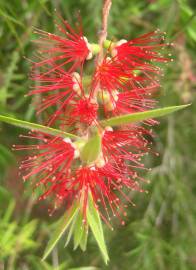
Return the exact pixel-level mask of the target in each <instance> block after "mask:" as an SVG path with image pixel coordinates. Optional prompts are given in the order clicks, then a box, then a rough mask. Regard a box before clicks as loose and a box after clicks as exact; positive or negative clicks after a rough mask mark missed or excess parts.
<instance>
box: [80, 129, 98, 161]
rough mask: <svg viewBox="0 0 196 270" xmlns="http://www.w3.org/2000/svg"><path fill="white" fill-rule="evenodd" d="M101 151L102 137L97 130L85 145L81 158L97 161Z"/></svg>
mask: <svg viewBox="0 0 196 270" xmlns="http://www.w3.org/2000/svg"><path fill="white" fill-rule="evenodd" d="M100 152H101V137H100V135H99V133H98V131H96V133H95V134H94V135H93V136H92V137H91V138H90V139H89V140H88V142H87V143H86V144H85V145H84V147H83V149H82V151H81V154H80V158H81V160H82V161H83V162H85V163H87V164H88V163H90V162H93V161H95V160H96V159H97V158H98V156H99V154H100Z"/></svg>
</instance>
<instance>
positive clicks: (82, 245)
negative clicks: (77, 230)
mask: <svg viewBox="0 0 196 270" xmlns="http://www.w3.org/2000/svg"><path fill="white" fill-rule="evenodd" d="M87 240H88V228H87V229H85V231H84V232H83V234H82V238H81V240H80V248H81V250H82V251H85V250H86V245H87Z"/></svg>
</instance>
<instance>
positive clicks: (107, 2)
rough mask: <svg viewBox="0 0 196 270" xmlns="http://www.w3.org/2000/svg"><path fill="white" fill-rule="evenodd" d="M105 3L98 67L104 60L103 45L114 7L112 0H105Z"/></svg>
mask: <svg viewBox="0 0 196 270" xmlns="http://www.w3.org/2000/svg"><path fill="white" fill-rule="evenodd" d="M103 1H104V4H103V10H102V28H101V31H100V33H99V46H100V52H99V54H98V56H97V65H98V64H99V63H100V62H101V61H102V60H103V43H104V41H105V40H106V37H107V26H108V16H109V12H110V8H111V5H112V0H103Z"/></svg>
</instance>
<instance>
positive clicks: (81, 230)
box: [73, 211, 87, 249]
mask: <svg viewBox="0 0 196 270" xmlns="http://www.w3.org/2000/svg"><path fill="white" fill-rule="evenodd" d="M82 220H83V215H82V213H81V211H79V212H78V215H77V216H76V221H75V224H74V233H73V237H74V249H76V248H77V247H78V246H79V245H80V243H81V241H82V240H83V238H82V237H83V235H84V234H86V229H87V228H86V227H85V225H84V224H83V222H82Z"/></svg>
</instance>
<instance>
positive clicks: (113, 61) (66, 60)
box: [15, 20, 169, 224]
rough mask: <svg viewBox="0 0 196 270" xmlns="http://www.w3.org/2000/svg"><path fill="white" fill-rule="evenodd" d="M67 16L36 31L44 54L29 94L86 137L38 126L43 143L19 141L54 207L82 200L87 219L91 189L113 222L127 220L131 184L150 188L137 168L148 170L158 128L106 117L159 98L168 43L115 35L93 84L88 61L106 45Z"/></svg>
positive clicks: (28, 170)
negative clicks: (146, 159) (108, 122)
mask: <svg viewBox="0 0 196 270" xmlns="http://www.w3.org/2000/svg"><path fill="white" fill-rule="evenodd" d="M62 23H63V26H62V25H57V27H58V29H59V30H60V32H61V35H60V36H58V35H55V34H51V33H47V32H44V31H41V30H37V31H36V32H37V33H39V34H40V35H41V38H40V39H39V40H38V41H37V43H38V44H39V45H40V51H41V53H42V56H41V59H40V61H38V62H37V63H33V71H32V74H31V79H32V80H33V81H35V82H36V86H35V87H34V88H33V89H31V91H30V93H29V95H36V94H39V95H41V98H42V100H41V102H40V104H39V106H38V107H37V112H38V113H40V112H42V111H45V110H46V109H49V110H48V112H49V114H50V113H51V112H52V114H51V115H50V117H49V120H48V124H49V125H51V126H52V125H53V124H54V123H55V124H57V125H59V127H60V128H61V129H62V127H63V128H65V127H66V129H67V128H68V129H69V131H70V130H71V132H72V133H73V134H74V135H77V136H80V137H78V138H79V139H75V141H74V142H72V141H71V140H70V139H62V138H60V137H53V136H51V135H46V134H43V133H31V134H30V135H29V136H27V137H29V138H32V139H36V140H37V142H38V143H37V144H34V145H31V146H26V147H25V146H17V147H15V149H17V150H24V149H26V150H30V151H33V152H35V153H34V154H33V155H32V156H30V157H29V158H27V159H26V160H25V161H23V162H22V164H21V169H22V170H23V173H24V177H23V179H24V180H26V179H29V178H30V177H33V176H36V177H35V187H39V186H40V187H41V186H42V188H43V193H42V195H41V197H40V199H44V198H46V197H48V196H52V197H53V198H55V199H54V203H55V207H57V205H59V204H61V203H62V202H63V201H66V202H67V205H68V206H71V205H73V204H74V203H75V202H78V206H79V208H80V209H81V210H82V213H83V220H84V222H86V218H87V208H88V199H89V194H91V196H92V199H93V204H94V207H95V208H96V209H97V210H98V212H99V214H100V215H101V217H102V219H103V220H104V221H105V222H106V223H108V224H109V223H110V219H111V216H113V215H114V216H118V217H119V219H120V220H121V223H122V224H124V220H123V216H125V215H126V211H125V208H126V206H125V205H126V202H131V200H130V198H129V196H128V195H127V191H128V190H130V189H131V190H138V191H140V192H142V191H143V189H142V188H141V187H140V184H139V182H140V181H145V180H144V179H143V178H141V177H140V176H139V173H138V170H139V169H144V165H143V164H142V163H141V159H142V157H143V156H144V155H145V154H147V153H148V152H149V151H150V147H149V143H148V141H147V139H146V137H147V136H151V135H152V132H151V131H148V129H147V128H146V127H145V128H144V127H142V126H141V123H139V124H138V123H137V124H128V125H126V126H124V127H123V126H121V127H115V129H114V130H113V129H112V128H110V127H107V128H104V126H103V125H102V123H103V122H104V120H105V118H108V117H110V116H117V115H124V114H131V113H135V112H143V111H146V110H148V109H152V108H153V107H154V106H155V105H156V101H155V100H154V99H153V98H152V96H151V95H152V94H153V93H154V92H155V91H156V90H157V88H158V87H159V82H158V78H157V77H158V75H160V73H161V69H160V67H158V66H157V65H155V63H154V62H158V63H161V62H167V61H168V60H169V59H168V58H166V57H164V56H162V55H161V54H160V52H159V51H160V49H162V48H164V47H165V45H164V44H163V43H162V41H163V36H162V34H161V33H160V32H159V31H154V32H150V33H147V34H145V35H143V36H140V37H138V38H135V39H133V40H130V41H125V40H121V41H119V42H117V43H112V42H110V46H109V48H107V49H106V50H105V52H104V51H102V52H101V54H100V55H101V59H99V55H98V57H97V61H95V64H96V65H95V71H94V74H93V75H92V77H91V83H89V82H88V83H85V74H84V65H83V64H84V61H85V60H87V59H90V58H92V53H94V54H95V53H99V50H100V47H99V45H97V44H89V43H88V40H87V38H86V37H84V36H83V32H82V29H81V27H79V28H78V29H77V31H75V30H74V29H73V28H71V26H70V25H69V24H68V23H67V22H66V21H64V20H62ZM104 53H105V57H102V56H103V55H104ZM109 54H111V55H110V57H109ZM152 62H153V63H152ZM78 71H80V74H79V73H77V72H78ZM50 107H52V108H53V110H51V109H50ZM56 120H58V121H57V122H55V121H56ZM102 120H103V121H102ZM145 123H146V124H148V125H153V124H155V123H156V122H155V121H154V120H151V119H150V120H149V119H148V120H147V121H145ZM94 132H95V133H96V136H95V134H94ZM146 135H147V136H146ZM77 136H75V137H76V138H77ZM93 136H94V137H93ZM91 143H92V145H91ZM91 148H92V149H91ZM91 151H92V153H90V152H91ZM131 203H132V202H131Z"/></svg>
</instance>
